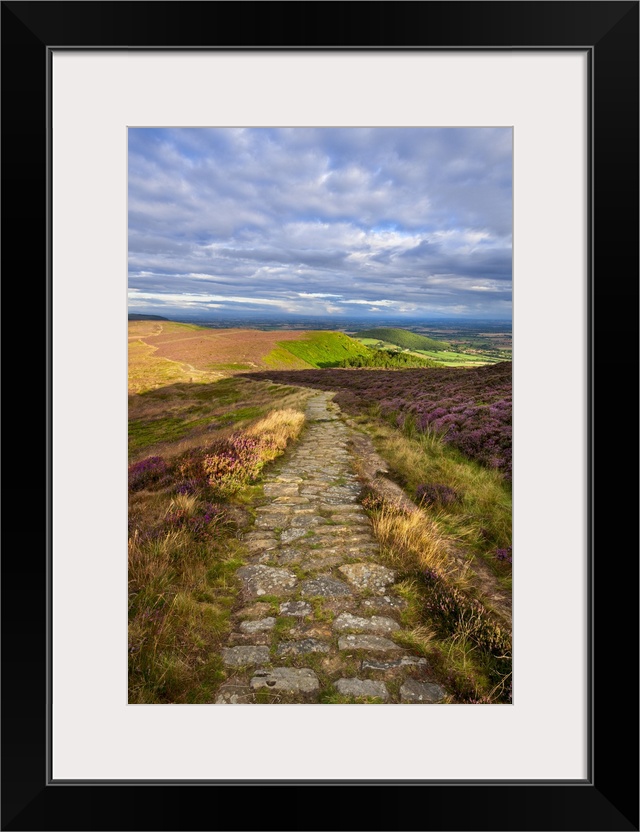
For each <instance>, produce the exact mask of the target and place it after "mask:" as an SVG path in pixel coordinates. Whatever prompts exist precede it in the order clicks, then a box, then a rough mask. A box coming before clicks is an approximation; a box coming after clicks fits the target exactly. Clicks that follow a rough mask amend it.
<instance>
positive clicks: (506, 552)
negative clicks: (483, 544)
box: [496, 546, 513, 563]
mask: <svg viewBox="0 0 640 832" xmlns="http://www.w3.org/2000/svg"><path fill="white" fill-rule="evenodd" d="M496 560H500V561H503V562H504V563H513V550H512V548H511V546H507V548H506V549H496Z"/></svg>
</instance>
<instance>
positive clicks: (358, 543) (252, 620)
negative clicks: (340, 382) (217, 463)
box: [216, 393, 445, 704]
mask: <svg viewBox="0 0 640 832" xmlns="http://www.w3.org/2000/svg"><path fill="white" fill-rule="evenodd" d="M332 395H333V394H331V393H319V394H316V395H314V396H313V397H312V398H311V399H310V400H309V403H308V406H307V414H306V415H307V427H306V429H305V432H304V434H303V436H302V438H301V439H300V441H299V442H298V443H297V445H296V446H295V448H294V449H293V451H292V452H291V453H290V454H288V455H287V458H286V460H285V461H284V462H281V463H279V464H277V465H276V466H274V469H273V472H272V473H271V475H270V476H268V477H267V478H266V481H265V485H264V493H265V496H266V497H268V498H269V502H268V503H266V504H265V505H262V506H260V507H259V508H258V509H257V512H256V521H255V525H254V527H253V528H252V530H251V531H250V532H248V533H247V534H246V535H245V541H246V543H247V545H248V547H249V550H250V552H251V555H250V557H249V560H248V562H247V565H246V566H243V567H242V568H241V569H239V570H238V575H239V577H240V579H241V582H242V600H243V606H242V608H241V609H240V610H239V611H238V612H237V613H236V614H235V615H234V617H233V629H234V632H232V634H231V636H230V638H229V642H228V646H227V647H226V648H224V649H223V651H222V659H223V661H224V664H225V666H226V668H227V671H228V673H229V677H228V679H227V680H226V681H225V683H224V684H223V685H222V686H221V688H220V690H219V693H218V697H217V699H216V702H217V703H219V704H237V703H273V704H277V703H291V702H293V703H305V702H306V703H312V702H318V701H323V700H324V701H326V700H327V698H329V699H331V697H333V698H334V699H335V700H337V701H354V702H361V701H363V698H366V699H369V700H370V699H371V698H372V697H373V698H375V701H377V702H384V703H394V702H395V703H399V702H402V703H433V702H438V701H440V700H441V699H442V698H443V697H444V696H445V691H444V690H443V689H442V688H441V687H439V686H438V685H436V684H435V683H433V682H432V681H431V680H430V679H429V678H428V674H427V668H426V662H425V660H424V659H422V658H420V657H418V656H416V655H412V654H411V653H410V651H408V650H406V649H404V648H403V647H402V646H401V645H400V644H398V643H397V641H396V640H394V636H395V638H396V639H397V638H398V634H399V632H400V631H401V630H402V627H401V624H400V622H399V619H400V613H401V611H402V609H403V608H404V605H405V602H404V601H403V600H402V599H401V598H400V597H399V596H398V595H396V594H394V591H393V586H394V582H395V580H396V574H395V573H394V571H393V570H391V569H388V568H387V567H385V566H383V565H382V564H380V563H379V562H378V561H379V547H378V544H377V542H376V539H375V537H374V534H373V529H372V526H371V521H370V520H369V518H368V517H367V515H366V513H365V511H364V509H363V508H362V507H361V506H360V504H359V503H358V501H357V496H358V492H359V490H360V486H359V484H358V482H357V479H356V476H355V474H354V470H353V462H352V458H351V455H350V452H349V449H348V440H349V438H350V436H351V435H352V433H353V431H352V429H351V428H349V427H347V426H346V425H345V424H344V422H343V421H342V420H341V419H340V416H339V410H338V407H337V405H335V404H334V403H333V402H332V401H331V399H332ZM336 694H338V695H339V696H338V697H336ZM345 697H347V699H346V700H345Z"/></svg>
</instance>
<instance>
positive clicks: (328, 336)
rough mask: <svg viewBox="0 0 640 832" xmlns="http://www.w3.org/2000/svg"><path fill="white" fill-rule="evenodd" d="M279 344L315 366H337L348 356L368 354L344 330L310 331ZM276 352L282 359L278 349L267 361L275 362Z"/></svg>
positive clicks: (267, 357)
mask: <svg viewBox="0 0 640 832" xmlns="http://www.w3.org/2000/svg"><path fill="white" fill-rule="evenodd" d="M278 346H279V347H280V348H281V349H282V350H285V351H286V352H288V353H289V354H290V355H293V356H295V357H296V358H299V359H301V360H302V361H305V362H306V363H307V364H308V365H309V366H310V367H315V368H321V367H336V366H338V365H339V364H340V363H341V362H342V361H344V360H345V359H347V358H355V357H357V356H361V357H363V358H366V356H367V350H366V349H365V347H364V346H363V345H362V344H360V343H359V342H358V341H355V340H354V339H353V338H349V336H348V335H344V334H343V333H342V332H324V331H317V332H309V334H308V337H306V338H303V339H301V340H300V341H279V342H278ZM276 352H277V353H278V355H277V359H278V360H280V361H282V355H281V353H280V352H279V351H278V350H273V351H272V352H271V353H269V355H267V356H266V358H265V361H266V362H267V363H274V353H276Z"/></svg>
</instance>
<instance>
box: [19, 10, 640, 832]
mask: <svg viewBox="0 0 640 832" xmlns="http://www.w3.org/2000/svg"><path fill="white" fill-rule="evenodd" d="M225 6H226V8H225V12H227V11H228V12H230V13H232V15H235V17H236V21H237V26H234V27H226V28H224V29H223V30H218V28H217V27H215V26H214V25H213V24H214V22H215V17H216V14H215V12H216V9H215V4H213V3H205V2H200V3H189V2H186V3H174V2H163V3H157V2H148V3H147V2H145V3H138V2H134V3H117V2H116V3H111V2H104V3H103V2H98V3H92V2H77V3H76V2H74V3H70V2H69V3H67V2H51V3H39V2H35V3H30V2H5V3H3V4H2V24H3V27H2V46H3V65H4V70H5V71H4V74H3V76H4V77H3V110H4V116H5V118H4V123H3V128H4V129H3V133H4V137H3V138H4V154H3V160H2V165H3V182H4V189H5V212H4V217H3V230H4V236H5V247H4V250H3V255H2V256H3V264H4V266H5V269H4V273H5V292H6V291H8V292H9V295H10V296H11V293H12V289H13V295H14V296H13V298H12V301H13V302H12V303H10V304H9V305H8V308H10V309H12V308H13V309H20V307H21V305H22V307H23V308H24V305H25V300H24V296H22V300H21V299H20V296H19V286H17V285H16V284H18V283H19V281H18V280H15V281H14V280H12V279H11V277H10V276H11V275H13V274H15V275H22V273H23V272H24V271H25V266H24V261H23V251H24V248H23V246H17V245H16V244H15V242H14V241H17V240H24V237H25V230H27V231H30V232H31V233H30V235H29V236H31V237H33V235H34V231H35V229H38V232H35V233H36V234H37V235H38V236H37V244H36V245H35V246H34V241H33V239H31V240H27V242H28V244H29V262H30V265H29V273H30V274H41V275H43V276H44V275H45V274H46V275H47V279H46V292H47V296H46V312H44V314H42V313H41V314H42V316H41V317H39V318H38V320H39V321H40V322H41V327H42V328H43V334H44V332H45V323H46V340H45V344H44V349H43V355H45V356H46V366H45V373H44V375H45V376H46V380H45V381H46V384H45V385H43V388H44V389H45V391H46V405H47V414H48V419H47V437H48V442H47V448H45V449H41V455H40V456H39V457H38V458H37V459H38V460H39V461H40V464H41V460H42V458H43V456H44V458H45V459H46V460H47V463H48V472H47V486H48V488H47V490H48V495H47V507H48V511H47V528H46V530H45V538H44V543H45V547H46V549H47V552H48V558H47V560H46V561H45V559H44V558H43V559H40V560H38V559H35V558H29V557H27V554H28V553H27V552H23V553H22V554H21V555H20V557H17V556H15V555H13V554H11V553H10V554H6V553H5V558H4V559H3V567H2V568H3V577H4V579H5V580H4V582H3V584H4V587H3V600H4V602H5V629H4V634H3V669H4V676H5V692H4V694H5V695H4V703H3V704H4V708H3V710H4V719H3V729H4V730H3V755H4V762H5V765H4V767H3V769H4V774H3V779H4V784H3V785H4V788H3V806H2V810H3V811H2V813H3V822H2V828H3V829H68V830H75V829H132V828H135V829H179V828H183V829H186V828H189V829H207V828H210V827H211V826H212V825H213V826H214V827H215V815H216V812H217V810H218V809H219V808H220V807H222V806H224V808H225V809H226V810H227V812H229V811H232V810H233V807H234V806H235V805H236V802H237V798H238V797H241V798H242V797H243V796H244V797H246V798H248V797H249V794H246V795H244V794H243V793H240V794H239V795H238V794H236V793H235V791H234V790H235V789H236V788H238V787H241V788H243V789H250V790H251V796H254V797H255V798H256V799H255V800H254V801H251V800H246V799H245V800H242V804H241V806H240V807H239V808H240V811H238V812H237V816H238V825H237V826H236V827H235V828H238V829H239V828H242V829H269V828H280V829H301V828H307V829H313V828H332V827H333V828H335V827H336V820H337V818H338V817H339V818H340V821H339V825H340V826H341V827H343V828H350V829H364V828H371V829H381V828H386V829H392V828H412V827H411V826H410V825H409V824H408V823H407V821H406V820H405V819H404V817H403V813H402V805H403V804H402V803H400V802H399V801H400V800H401V799H402V798H407V797H409V794H411V796H412V797H414V798H415V797H418V795H415V794H413V793H410V792H409V791H408V789H415V788H420V789H427V790H428V791H427V792H423V793H422V794H421V795H420V797H422V799H423V800H424V808H423V812H422V813H421V814H422V818H421V820H420V827H419V828H424V829H467V830H472V829H476V830H483V829H493V830H502V829H511V830H518V829H522V830H525V829H539V830H551V829H555V830H564V829H566V830H569V829H576V830H590V829H594V830H595V829H598V830H614V829H615V830H618V829H619V830H626V829H638V768H637V763H636V764H635V765H632V766H629V765H628V764H627V763H626V762H625V764H624V765H623V764H622V762H621V761H620V760H619V756H618V752H617V744H618V741H619V740H620V738H625V739H626V738H627V737H633V741H632V742H633V743H634V751H635V752H636V753H635V754H634V758H635V760H636V761H637V707H636V706H637V697H636V693H637V690H636V687H635V684H633V682H634V681H635V679H636V678H637V645H638V642H637V594H636V593H637V568H638V567H637V560H636V558H635V557H634V556H632V557H628V556H626V557H624V556H623V557H621V555H623V554H625V553H628V550H629V548H630V547H629V535H628V524H627V523H625V522H624V520H625V519H626V517H628V516H629V515H630V516H631V517H635V516H636V512H637V506H636V505H635V500H634V504H633V506H632V504H631V496H630V495H628V494H624V493H621V492H622V489H620V488H619V487H617V488H616V487H614V486H613V485H612V483H615V482H616V479H617V477H618V476H619V462H618V458H616V454H615V453H614V452H613V449H612V447H611V440H612V436H611V434H612V433H614V435H615V434H616V433H618V431H617V430H616V429H615V427H616V423H617V422H618V421H619V416H617V415H616V414H620V413H624V417H623V419H624V424H627V422H628V416H629V414H633V415H636V416H637V409H636V408H637V397H636V396H635V388H632V389H630V390H622V391H621V390H620V389H619V383H618V381H617V379H614V378H613V377H612V374H611V373H609V372H608V370H609V368H610V366H611V364H612V357H613V356H612V355H611V353H610V352H607V345H609V346H610V345H611V344H612V343H614V344H615V345H616V350H617V351H620V348H621V347H623V348H625V351H626V352H630V351H631V349H632V348H635V349H634V350H633V353H632V354H633V355H634V356H636V355H637V343H636V339H635V333H636V329H637V321H636V316H635V315H636V313H637V305H638V304H637V300H638V251H637V229H638V126H637V125H638V38H637V33H638V3H637V2H610V3H609V2H607V3H601V2H580V0H578V2H566V3H565V2H531V3H529V2H527V3H521V2H497V3H492V2H487V3H485V2H471V3H466V2H463V3H451V2H443V3H441V2H424V3H419V4H418V3H387V2H375V3H374V2H370V3H369V2H367V3H358V4H357V5H356V4H355V3H346V4H340V5H334V6H333V7H331V6H329V5H328V4H326V3H307V4H304V5H303V4H301V3H286V4H285V3H251V2H247V3H244V2H243V3H241V4H238V3H236V4H233V3H228V4H225ZM294 8H297V10H299V11H301V12H302V13H301V14H300V15H298V16H297V15H293V16H292V17H291V12H292V11H293V9H294ZM276 12H277V13H276ZM284 17H287V18H291V19H292V21H293V23H294V25H293V27H292V28H290V29H289V31H293V32H294V34H295V36H294V35H290V36H289V41H290V42H289V43H287V41H286V39H285V36H284V34H283V32H284V29H283V27H282V25H281V24H282V19H283V18H284ZM207 31H214V32H216V33H217V32H218V31H220V36H219V37H218V39H217V41H216V42H215V43H209V44H202V42H201V41H200V38H201V36H202V33H203V32H207ZM421 32H425V33H428V34H427V35H426V36H425V42H424V43H421V44H420V45H419V46H416V44H415V39H416V37H419V34H417V33H421ZM240 33H242V39H243V40H244V41H245V43H244V45H242V46H238V44H237V40H238V38H239V37H240ZM310 33H312V35H311V34H310ZM311 37H313V38H314V39H315V43H310V42H309V41H310V38H311ZM294 40H295V41H296V42H297V43H305V44H306V45H305V46H299V45H297V43H296V44H294ZM420 40H422V38H420ZM166 44H170V46H169V47H166V46H165V45H166ZM248 44H252V45H251V46H248ZM321 44H331V46H330V47H326V46H322V45H321ZM381 44H382V45H381ZM276 46H277V48H280V49H296V50H311V49H316V48H318V49H329V48H330V49H353V48H356V49H367V50H369V49H372V50H375V51H384V50H387V49H392V48H400V49H420V50H427V49H428V50H433V49H445V48H446V49H447V50H448V51H455V50H458V49H460V50H469V49H489V48H503V49H505V48H508V49H511V50H516V49H518V50H520V49H544V50H549V49H570V48H576V49H578V48H579V49H583V50H588V52H589V54H590V56H591V61H590V79H591V93H592V103H593V106H592V111H591V114H590V120H589V121H590V128H591V135H590V136H589V139H590V141H591V146H590V152H589V156H590V162H591V164H590V167H591V171H592V173H591V181H590V182H589V183H588V192H589V195H590V205H589V215H590V229H591V234H590V246H589V248H590V254H591V258H590V262H589V275H590V277H589V280H590V284H589V298H590V308H589V319H590V320H589V344H590V349H589V355H588V356H587V362H588V371H589V379H590V386H589V401H590V406H591V412H590V414H589V415H590V423H589V427H588V432H589V439H590V447H591V454H590V458H589V460H588V464H589V494H590V517H589V524H590V530H591V535H590V538H591V539H590V546H589V552H590V564H589V575H590V594H591V603H590V628H589V629H590V632H589V633H588V641H589V654H590V678H591V679H592V689H591V708H590V712H591V731H590V736H589V774H588V778H587V781H585V782H584V783H576V782H570V783H567V782H564V781H548V782H542V781H535V782H531V783H523V782H522V781H520V782H509V781H500V782H496V781H489V782H480V781H448V782H444V783H443V782H441V781H440V782H437V783H427V784H425V783H422V782H420V781H409V782H403V781H357V780H354V781H338V782H336V781H330V780H326V781H324V780H323V781H317V782H312V783H310V782H309V781H264V782H260V783H256V782H255V781H244V782H241V781H236V782H233V783H229V782H225V783H224V784H222V783H219V784H212V783H207V782H206V781H194V782H193V783H191V782H187V781H125V782H118V781H108V783H103V784H101V783H97V782H96V781H88V782H84V783H83V782H82V781H77V782H65V783H62V782H53V781H52V780H51V779H50V776H49V774H48V772H47V767H48V766H47V761H48V760H49V761H50V750H51V749H50V737H49V736H48V734H47V731H48V727H47V725H48V724H49V725H50V722H49V723H48V721H47V709H48V708H50V703H51V697H50V679H51V673H50V670H51V668H50V647H51V645H50V638H51V628H50V625H49V620H50V619H49V615H50V604H49V596H47V595H45V592H44V587H45V578H46V577H47V576H48V577H49V578H50V577H51V575H50V568H51V564H50V541H51V525H50V524H51V510H50V508H51V504H50V500H51V494H50V487H49V484H50V482H51V459H50V448H51V383H52V378H51V368H52V365H51V285H52V284H51V271H50V269H51V226H50V223H51V213H50V195H51V183H50V170H51V168H50V156H49V154H50V141H49V139H50V125H51V121H50V115H51V113H50V100H51V99H50V80H51V76H50V63H51V57H52V53H53V51H55V50H58V49H63V48H64V49H89V50H97V49H116V48H117V49H122V48H136V49H138V48H139V49H143V48H148V49H165V48H179V49H197V48H211V49H239V48H241V49H248V50H255V49H264V48H267V49H269V48H276ZM591 205H593V210H592V209H591ZM17 206H20V207H19V209H18V207H17ZM48 209H49V210H48ZM26 226H27V228H26V229H25V227H26ZM45 229H46V234H45V233H44V231H45ZM7 241H9V242H7ZM36 264H37V265H36ZM614 278H616V279H614ZM7 283H9V285H7ZM43 294H44V293H43ZM33 302H34V301H33V300H32V298H31V297H29V298H28V306H29V308H31V305H32V303H33ZM596 313H597V314H596ZM630 336H632V337H630ZM34 339H37V335H35V334H34ZM632 341H633V343H632ZM596 347H598V349H597V350H596ZM568 371H570V368H569V370H568ZM14 372H16V371H14ZM636 378H637V375H636ZM9 379H10V382H11V381H15V385H16V387H14V388H13V389H18V385H20V384H22V385H24V384H25V381H24V378H23V379H21V380H18V378H17V372H16V376H15V378H14V376H13V374H12V373H11V372H10V373H9ZM596 379H597V386H596V384H595V382H596ZM10 382H9V383H10ZM596 393H598V395H597V396H596ZM613 407H615V408H616V410H615V411H613V410H612V409H613ZM598 417H599V418H598ZM557 418H558V421H559V427H560V426H561V414H559V415H558V417H557ZM630 421H631V423H632V425H634V426H635V425H637V419H631V420H630ZM612 427H613V428H614V430H613V431H612ZM605 430H606V431H607V433H606V440H607V446H605V445H604V439H605ZM40 432H41V428H40ZM620 432H621V433H622V431H620ZM596 433H597V434H598V435H599V436H600V438H601V440H602V441H601V444H600V450H601V453H600V455H599V456H598V457H597V466H598V467H597V472H598V480H597V482H596V481H595V478H594V477H593V474H592V472H593V471H594V460H595V436H596ZM622 438H623V440H624V441H625V448H624V449H623V452H624V453H625V454H626V453H627V448H626V443H627V442H628V437H627V436H626V435H624V434H623V435H622ZM619 453H620V452H618V454H619ZM34 462H35V460H34ZM12 467H13V466H12ZM36 470H40V469H39V468H38V469H36ZM21 478H24V480H25V482H24V484H21V485H20V487H18V486H13V485H12V491H13V492H14V493H16V492H17V493H21V494H22V495H24V494H25V493H33V483H32V482H30V481H28V480H27V478H26V476H25V475H24V474H19V475H18V476H17V479H18V481H20V479H21ZM633 496H635V495H633ZM596 497H597V502H598V515H597V517H598V518H599V519H600V523H599V524H598V526H596V525H595V518H596V513H595V502H596ZM612 518H613V520H612ZM27 548H28V550H29V552H30V551H31V549H32V547H31V546H29V547H27ZM43 548H44V547H43ZM596 551H598V552H599V553H600V559H599V560H598V562H596V561H595V559H594V553H595V552H596ZM632 551H634V552H635V551H637V546H635V547H632ZM607 561H608V562H607ZM16 586H18V587H20V588H21V589H22V593H18V592H16V591H15V588H16ZM27 586H28V587H29V588H30V593H29V597H28V599H27V596H26V595H25V594H24V588H25V587H27ZM36 587H37V588H38V592H36ZM36 596H37V598H38V602H39V603H35V598H36ZM27 600H28V602H29V608H30V609H29V615H28V616H25V613H24V609H23V607H24V604H25V602H26V601H27ZM21 605H22V609H21ZM7 610H8V611H9V612H8V613H7ZM596 610H597V614H596ZM25 618H26V619H27V620H26V621H25ZM15 621H20V630H19V635H20V637H19V638H16V637H15V630H14V629H13V627H11V624H12V623H13V622H15ZM10 630H11V631H12V632H10ZM25 645H26V646H25ZM550 649H564V645H561V644H559V645H550ZM598 659H599V661H598ZM45 670H46V677H45ZM630 670H631V673H630V672H629V671H630ZM45 678H46V680H47V682H46V684H45V681H44V679H45ZM7 679H9V680H11V683H10V685H9V686H8V685H7V683H6V680H7ZM629 680H631V681H632V684H631V685H629ZM548 683H554V684H556V685H557V686H558V695H559V696H561V695H562V686H561V681H559V680H549V681H548ZM623 685H624V686H625V688H626V690H625V688H623V687H622V686H623ZM629 687H631V689H632V693H633V695H631V696H629V695H628V688H629ZM618 689H621V690H622V693H619V692H618ZM596 717H597V718H596ZM596 752H597V753H596ZM478 753H481V749H479V751H478ZM596 763H597V764H596ZM48 768H49V771H50V766H49V767H48ZM197 785H199V786H204V787H207V788H215V789H216V794H214V795H212V794H211V793H210V792H207V791H202V789H198V788H193V786H197ZM105 787H106V789H105ZM149 787H153V788H160V789H162V794H161V795H155V796H156V798H157V797H160V799H159V800H157V799H156V800H155V801H152V800H149V797H151V795H150V794H149V792H148V791H146V790H147V788H149ZM318 787H321V788H323V789H327V788H330V789H334V788H335V789H338V788H357V789H358V790H359V791H358V792H352V793H351V795H350V797H352V798H355V800H352V801H351V805H352V807H353V808H351V809H344V808H341V809H340V812H339V813H338V812H337V811H336V810H334V812H332V810H331V805H330V802H329V801H328V800H327V798H329V795H327V794H326V793H324V792H323V793H321V794H320V795H318V794H317V792H316V791H314V789H316V788H318ZM378 787H393V788H395V789H401V792H400V793H398V792H397V791H394V792H392V793H389V794H388V795H386V796H385V795H381V794H379V793H377V792H375V793H373V792H372V791H370V790H371V789H377V788H378ZM283 788H286V789H288V790H289V791H288V792H287V793H283V792H282V791H281V789H283ZM452 788H455V789H456V790H457V794H456V795H455V796H454V795H452V794H451V789H452ZM186 789H188V790H189V791H185V790H186ZM254 789H255V790H256V791H255V793H254V791H253V790H254ZM258 789H259V790H260V791H257V790H258ZM362 790H364V791H362ZM334 794H335V795H336V796H337V797H345V795H338V793H337V791H336V792H334ZM283 797H287V798H288V800H287V802H286V803H283V801H282V798H283ZM313 797H316V798H317V797H322V798H323V801H322V805H321V806H317V805H316V804H317V803H318V801H317V800H315V801H313V799H312V798H313ZM385 797H388V799H386V800H385ZM211 798H213V800H211ZM221 798H222V801H221ZM234 798H235V799H236V800H234ZM362 798H365V800H364V801H363V800H362ZM366 798H369V800H368V801H367V800H366ZM371 798H373V799H371ZM452 798H453V799H452ZM238 802H239V801H238ZM285 810H286V812H287V813H288V817H289V818H290V819H287V817H285ZM270 818H273V823H272V822H271V821H270ZM212 821H213V822H212ZM302 824H304V825H302ZM413 828H416V827H413Z"/></svg>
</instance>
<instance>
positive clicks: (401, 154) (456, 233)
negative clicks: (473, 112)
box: [129, 128, 512, 326]
mask: <svg viewBox="0 0 640 832" xmlns="http://www.w3.org/2000/svg"><path fill="white" fill-rule="evenodd" d="M511 163H512V133H511V129H510V128H468V129H467V128H464V129H463V128H406V129H395V128H393V129H392V128H316V129H311V128H284V129H276V128H259V129H249V128H246V129H245V128H237V129H236V128H217V129H208V128H207V129H205V128H172V129H152V128H131V129H130V130H129V309H130V311H135V312H145V313H152V314H153V313H155V314H161V315H166V316H167V317H178V318H179V317H181V316H182V317H185V318H199V319H202V320H205V319H207V318H215V317H225V316H229V315H233V316H234V317H242V316H244V315H246V316H247V317H251V316H259V317H263V318H266V317H270V316H274V317H276V318H280V319H282V318H286V317H287V316H332V317H334V318H335V319H336V326H339V319H340V318H341V317H342V318H343V319H347V318H350V319H353V318H360V317H362V318H367V319H369V320H371V321H372V323H373V322H375V320H376V319H378V320H382V319H387V320H388V319H391V318H402V317H406V318H407V319H419V318H423V319H425V320H435V319H437V318H442V317H447V318H452V317H466V318H494V319H510V318H511V231H512V222H511V206H512V176H511V171H512V164H511Z"/></svg>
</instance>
